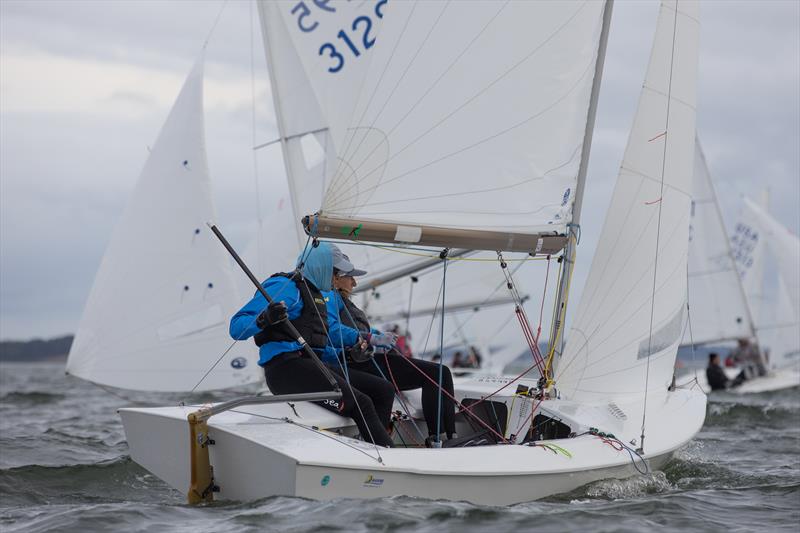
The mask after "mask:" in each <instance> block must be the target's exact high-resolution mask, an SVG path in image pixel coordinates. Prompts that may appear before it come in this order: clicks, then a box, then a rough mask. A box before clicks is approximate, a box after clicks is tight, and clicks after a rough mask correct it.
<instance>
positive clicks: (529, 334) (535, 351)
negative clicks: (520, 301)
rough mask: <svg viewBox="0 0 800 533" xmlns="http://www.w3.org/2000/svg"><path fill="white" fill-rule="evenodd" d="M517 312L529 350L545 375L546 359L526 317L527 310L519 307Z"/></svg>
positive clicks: (541, 372)
mask: <svg viewBox="0 0 800 533" xmlns="http://www.w3.org/2000/svg"><path fill="white" fill-rule="evenodd" d="M515 312H516V313H517V319H518V320H519V324H520V327H521V328H522V333H523V335H524V336H525V341H526V342H527V343H528V349H529V350H530V351H531V356H532V357H533V361H534V363H536V367H537V368H538V370H539V374H540V375H543V373H544V359H543V358H542V354H541V352H540V350H539V346H538V344H537V343H536V339H535V338H534V336H533V331H532V330H531V327H530V324H529V323H528V317H527V316H526V315H525V310H524V309H522V306H520V305H518V306H517V308H516V309H515Z"/></svg>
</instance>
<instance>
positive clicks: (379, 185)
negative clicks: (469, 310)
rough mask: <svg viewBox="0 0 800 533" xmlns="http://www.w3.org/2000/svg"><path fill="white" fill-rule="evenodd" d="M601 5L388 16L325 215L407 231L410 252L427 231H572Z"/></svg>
mask: <svg viewBox="0 0 800 533" xmlns="http://www.w3.org/2000/svg"><path fill="white" fill-rule="evenodd" d="M604 6H605V4H604V3H601V2H546V1H542V2H504V3H500V2H487V1H475V2H462V3H456V2H398V3H395V4H392V5H391V6H387V15H386V18H385V20H384V21H383V26H382V28H381V33H380V37H379V44H378V45H376V46H375V48H374V49H373V50H372V51H371V53H372V55H373V58H372V63H371V65H370V68H369V71H368V72H367V74H366V77H365V81H364V85H363V88H362V89H361V91H360V98H359V100H358V103H357V104H356V106H355V111H354V113H353V115H352V122H351V123H350V125H349V129H348V130H347V135H346V137H345V139H344V141H343V143H342V146H341V149H340V150H339V154H338V156H339V160H340V162H339V164H338V165H337V169H336V174H335V176H334V177H333V180H332V182H331V183H330V185H329V186H328V188H327V190H326V193H325V197H324V201H323V203H322V209H321V213H323V214H324V215H327V216H332V217H335V218H337V219H345V220H353V221H354V226H355V225H356V224H357V223H358V222H359V221H377V222H389V223H393V224H400V225H401V227H400V228H399V230H398V235H397V236H396V239H395V240H398V241H401V242H420V240H419V238H420V235H421V234H424V233H425V230H423V229H421V227H422V226H430V227H437V228H450V229H459V230H468V231H487V230H490V231H502V232H511V233H514V234H519V233H523V234H539V233H547V234H564V233H565V231H566V225H567V224H568V223H569V222H570V220H571V217H572V206H573V202H574V201H575V193H576V188H577V187H578V182H577V181H578V169H579V166H580V163H581V155H582V148H583V145H584V138H585V135H586V129H587V128H586V125H587V120H588V110H589V102H590V96H591V92H592V86H593V81H594V78H595V76H594V74H595V67H596V57H597V53H598V46H599V43H600V36H601V29H602V19H603V11H604ZM521 35H525V36H528V38H526V39H524V40H520V38H519V36H521ZM495 249H496V248H495ZM531 251H532V250H531Z"/></svg>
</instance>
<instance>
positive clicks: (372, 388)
mask: <svg viewBox="0 0 800 533" xmlns="http://www.w3.org/2000/svg"><path fill="white" fill-rule="evenodd" d="M298 264H299V265H300V269H298V270H295V272H293V273H291V274H284V273H278V274H274V275H273V276H271V277H269V278H268V279H267V280H266V281H264V282H263V283H262V286H263V287H264V289H265V290H266V291H267V293H268V294H269V295H270V297H271V298H272V300H273V302H272V303H271V304H269V305H267V302H266V301H265V299H264V297H263V296H262V295H261V293H260V292H256V293H255V296H253V298H252V299H251V300H250V301H249V302H248V303H247V304H246V305H245V306H244V307H242V308H241V309H240V310H239V311H238V312H237V313H236V314H235V315H233V317H232V318H231V321H230V328H229V331H230V335H231V337H233V338H234V339H237V340H243V339H247V338H250V337H253V338H254V341H255V343H256V345H257V346H258V347H259V356H260V358H259V362H258V364H259V365H261V366H262V367H263V368H264V375H265V377H266V381H267V387H269V390H270V391H271V392H272V393H273V394H291V393H301V392H322V391H326V390H330V389H331V385H330V382H329V381H328V380H327V379H326V377H325V376H324V375H323V374H322V372H321V371H320V369H319V368H318V367H317V366H316V365H315V364H314V362H313V361H312V360H311V359H310V358H308V357H307V356H305V354H304V353H303V351H302V349H301V344H300V343H299V342H297V340H296V339H295V338H293V337H292V336H291V335H289V334H288V332H286V330H285V327H284V324H285V322H286V320H287V319H288V321H289V322H291V323H292V325H294V327H295V328H296V329H297V331H298V332H299V333H300V336H301V337H303V339H305V340H306V342H308V344H309V346H311V348H313V350H314V351H315V352H316V353H317V354H319V356H320V358H321V359H322V361H323V363H325V364H327V365H328V366H329V367H331V370H332V373H333V376H334V378H335V379H336V381H337V382H338V383H339V388H340V389H341V391H342V398H341V400H325V401H323V402H319V404H320V405H322V406H323V407H325V408H327V409H329V410H331V411H334V412H336V413H339V414H341V415H343V416H349V417H351V418H352V419H353V420H354V421H355V423H356V425H357V426H358V429H359V431H360V432H361V436H362V437H363V438H364V439H365V440H368V441H371V442H374V443H375V444H379V445H381V446H392V445H393V443H392V439H391V437H390V436H389V434H388V433H387V431H386V428H387V427H388V425H389V418H390V415H391V409H392V403H393V401H394V389H393V387H392V386H391V384H389V383H388V382H386V381H385V380H383V379H381V378H378V377H375V376H373V375H370V374H366V373H363V372H359V371H358V370H352V371H350V373H349V374H350V378H351V380H352V379H353V377H354V375H355V377H357V381H358V386H357V387H355V386H351V385H352V384H351V383H348V382H347V380H346V379H345V378H344V377H343V376H342V374H341V373H340V372H339V371H338V366H339V361H338V359H337V354H336V351H335V350H334V349H333V348H332V346H330V343H329V338H331V339H337V340H338V339H340V337H347V338H348V339H349V340H350V341H351V342H350V343H349V344H348V345H347V346H348V347H349V350H351V351H352V352H353V354H354V355H355V356H356V357H358V358H360V359H361V358H366V355H367V353H368V352H370V351H371V346H370V345H369V344H368V343H367V342H366V341H364V340H362V339H358V338H357V337H354V336H352V335H350V334H349V332H346V331H345V332H342V331H340V329H341V327H342V326H341V324H340V323H339V320H338V317H337V316H335V315H330V314H329V313H328V307H327V306H326V302H325V296H324V295H323V294H322V292H321V291H328V290H330V289H331V282H332V278H333V256H332V247H331V245H329V244H327V243H324V242H323V243H319V244H318V246H316V247H314V248H311V249H310V251H309V252H308V253H307V254H306V255H305V257H304V256H303V254H301V256H300V258H298ZM361 374H364V375H363V376H362V375H361Z"/></svg>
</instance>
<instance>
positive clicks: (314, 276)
mask: <svg viewBox="0 0 800 533" xmlns="http://www.w3.org/2000/svg"><path fill="white" fill-rule="evenodd" d="M300 262H303V270H302V272H303V277H305V278H306V279H307V280H308V281H310V282H311V283H313V284H314V285H315V286H316V287H317V288H318V289H319V290H321V291H329V290H331V278H332V277H333V252H332V250H331V245H330V244H328V243H327V242H321V243H319V245H318V246H317V247H316V248H308V249H307V250H306V251H305V254H303V253H301V254H300V256H299V257H298V258H297V263H298V264H299V263H300Z"/></svg>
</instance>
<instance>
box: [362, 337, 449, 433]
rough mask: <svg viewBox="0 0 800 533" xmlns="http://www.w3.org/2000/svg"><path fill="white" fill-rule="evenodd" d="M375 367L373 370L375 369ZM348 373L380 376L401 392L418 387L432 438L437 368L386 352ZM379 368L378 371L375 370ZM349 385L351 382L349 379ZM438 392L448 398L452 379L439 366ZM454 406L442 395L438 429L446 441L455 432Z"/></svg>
mask: <svg viewBox="0 0 800 533" xmlns="http://www.w3.org/2000/svg"><path fill="white" fill-rule="evenodd" d="M376 364H377V367H376ZM348 366H349V368H350V369H353V370H361V371H363V372H369V373H370V374H374V375H376V376H383V377H385V378H386V379H387V380H389V382H390V383H395V384H397V388H398V389H400V390H401V391H404V390H412V389H418V388H420V387H422V412H423V413H424V415H425V423H426V424H427V425H428V433H429V434H431V435H434V434H436V428H437V424H436V419H437V413H438V412H439V385H438V383H439V364H438V363H433V362H431V361H423V360H421V359H414V358H408V357H403V356H402V355H400V354H398V353H395V352H394V351H390V352H389V353H387V354H375V357H374V359H372V360H371V361H366V362H363V363H351V364H350V365H348ZM378 367H380V370H379V369H378ZM351 381H352V378H351ZM442 389H444V390H445V391H446V392H447V393H449V394H450V395H451V396H454V394H453V377H452V375H451V374H450V369H449V368H447V367H446V366H444V365H442ZM455 418H456V409H455V402H453V400H451V399H450V398H449V397H448V396H447V394H442V419H441V425H440V426H439V428H440V431H441V432H442V433H447V436H448V438H449V437H451V436H452V435H453V433H455V430H456V422H455Z"/></svg>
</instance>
